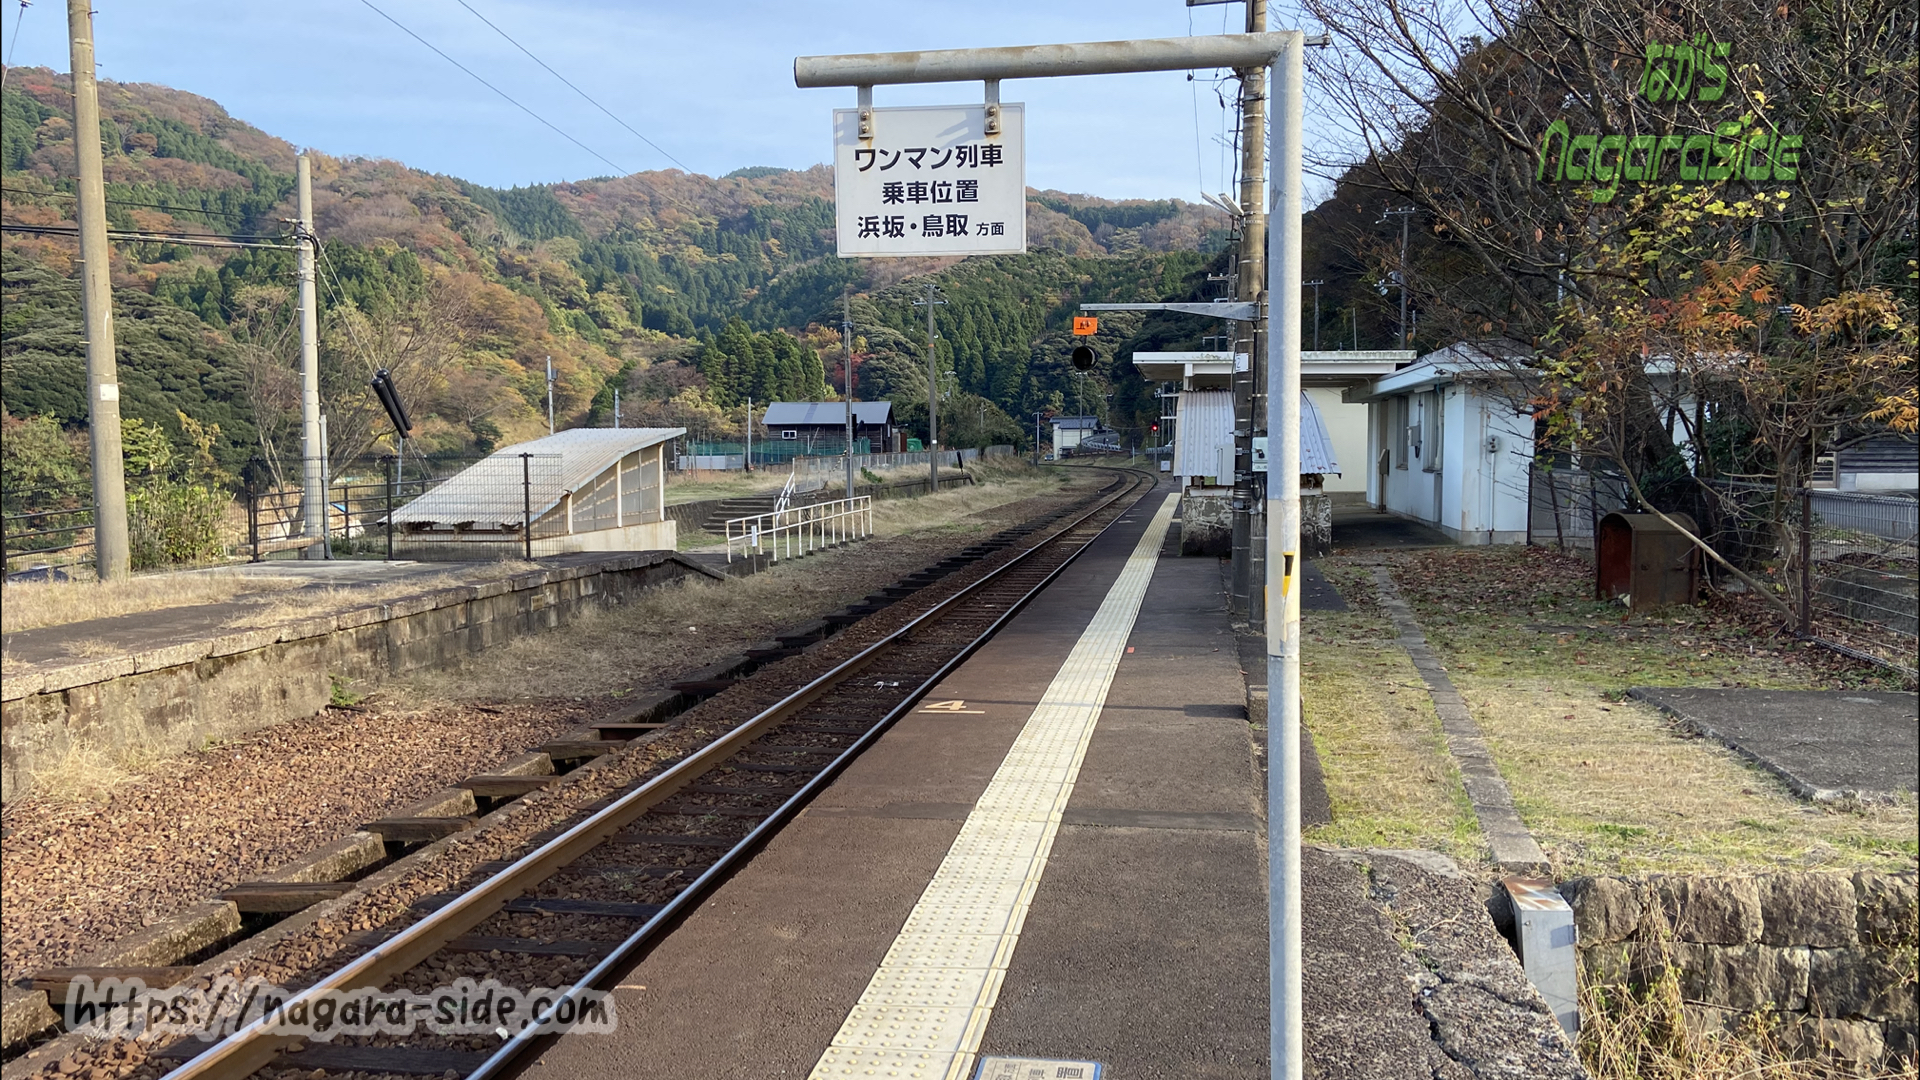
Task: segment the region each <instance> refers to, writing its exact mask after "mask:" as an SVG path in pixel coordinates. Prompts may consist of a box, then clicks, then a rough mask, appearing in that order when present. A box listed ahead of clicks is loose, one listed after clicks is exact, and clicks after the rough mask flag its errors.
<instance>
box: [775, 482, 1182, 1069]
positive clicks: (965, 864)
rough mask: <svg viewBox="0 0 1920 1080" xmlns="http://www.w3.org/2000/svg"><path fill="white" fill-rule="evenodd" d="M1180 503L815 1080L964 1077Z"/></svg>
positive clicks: (988, 795)
mask: <svg viewBox="0 0 1920 1080" xmlns="http://www.w3.org/2000/svg"><path fill="white" fill-rule="evenodd" d="M1178 499H1179V496H1178V495H1168V496H1167V497H1166V500H1165V501H1164V502H1162V503H1161V504H1160V509H1159V511H1158V512H1157V513H1155V514H1154V516H1153V521H1152V522H1151V523H1149V524H1148V526H1147V529H1146V532H1144V533H1143V534H1141V537H1140V542H1139V544H1137V545H1135V547H1134V549H1133V554H1132V555H1130V556H1129V557H1128V558H1127V563H1126V566H1124V567H1123V568H1122V569H1121V571H1120V576H1119V578H1118V579H1117V580H1116V581H1115V582H1114V583H1113V587H1112V588H1111V589H1109V590H1108V591H1107V596H1106V599H1105V600H1103V601H1102V602H1101V604H1100V610H1099V611H1097V612H1095V613H1094V616H1093V621H1092V622H1091V623H1089V624H1088V625H1087V629H1086V632H1085V633H1083V634H1081V635H1080V640H1079V641H1078V642H1076V643H1075V644H1074V647H1073V652H1072V653H1070V654H1069V655H1068V656H1067V660H1066V663H1064V664H1062V665H1061V666H1060V670H1059V671H1058V672H1057V673H1056V674H1055V675H1054V677H1053V682H1052V683H1051V684H1050V685H1048V687H1047V692H1046V693H1045V694H1044V695H1042V697H1041V698H1040V704H1038V705H1036V706H1035V707H1034V710H1033V713H1032V715H1030V716H1029V717H1028V718H1027V723H1026V726H1025V727H1024V728H1022V729H1021V732H1020V737H1019V738H1018V739H1016V740H1015V741H1014V744H1013V748H1012V749H1011V750H1009V751H1008V752H1007V756H1006V758H1005V759H1004V760H1003V761H1002V762H1001V764H1000V768H999V769H998V770H997V771H996V772H995V773H994V776H993V780H992V781H991V782H990V783H988V785H987V790H986V792H985V793H984V794H982V795H981V796H980V801H979V802H978V803H976V804H975V805H974V808H973V811H972V813H970V814H968V815H967V821H966V824H964V825H962V826H961V827H960V835H959V836H958V837H956V838H955V839H954V841H953V846H952V847H951V848H949V849H948V851H947V857H946V859H945V860H944V861H943V862H941V864H940V870H939V872H938V873H936V874H934V877H933V881H932V883H931V884H929V885H928V886H927V888H926V891H925V892H923V893H921V894H920V901H919V903H917V904H915V905H914V908H913V913H912V914H911V915H909V916H908V917H907V922H906V925H905V926H903V927H902V928H901V930H900V936H899V937H897V938H895V939H894V942H893V948H891V949H889V950H888V951H887V955H886V958H885V959H884V960H882V961H881V962H880V970H879V971H877V972H875V973H874V976H873V980H872V981H871V982H869V983H868V984H867V989H866V991H865V992H864V993H862V994H861V995H860V1003H859V1004H858V1005H855V1006H854V1008H853V1011H852V1012H851V1013H849V1014H848V1016H847V1019H846V1022H845V1023H843V1024H841V1025H840V1031H839V1034H837V1035H835V1036H834V1037H833V1044H832V1045H831V1046H830V1047H828V1049H827V1052H826V1053H825V1054H824V1055H822V1056H821V1058H820V1063H819V1064H818V1065H815V1066H814V1069H813V1073H812V1076H813V1078H814V1080H839V1078H844V1077H862V1078H867V1077H872V1078H880V1077H888V1078H899V1080H962V1078H964V1077H966V1076H967V1075H969V1073H970V1072H971V1071H972V1069H973V1060H974V1054H975V1053H976V1052H977V1051H978V1050H979V1048H980V1037H981V1035H982V1034H983V1033H984V1032H985V1031H986V1027H987V1018H988V1017H989V1016H991V1015H992V1012H993V1005H994V1001H995V999H996V998H998V997H999V994H1000V982H1001V980H1002V979H1003V978H1005V977H1006V972H1007V964H1008V962H1009V961H1011V960H1012V958H1013V949H1014V946H1015V945H1016V944H1017V943H1018V942H1019V938H1020V928H1021V925H1022V924H1023V923H1024V922H1025V921H1026V917H1027V906H1028V905H1029V904H1031V903H1032V902H1033V894H1034V891H1035V890H1036V889H1037V888H1039V885H1040V875H1041V874H1042V873H1043V872H1044V871H1045V870H1046V866H1047V854H1048V852H1049V851H1051V850H1052V848H1053V837H1054V834H1055V833H1056V832H1058V831H1059V829H1060V815H1061V812H1062V811H1064V810H1065V809H1066V807H1067V799H1068V797H1069V796H1071V795H1072V794H1073V784H1074V780H1075V778H1076V777H1078V776H1079V774H1080V762H1081V759H1082V758H1084V757H1085V756H1086V752H1087V744H1088V743H1089V742H1090V741H1092V739H1093V727H1094V724H1095V722H1097V721H1098V720H1099V718H1100V710H1101V708H1102V707H1103V706H1104V705H1105V703H1106V700H1107V689H1108V688H1109V687H1110V686H1112V685H1113V674H1114V671H1115V670H1116V669H1117V668H1118V667H1119V666H1120V657H1121V656H1122V654H1124V653H1125V652H1126V646H1127V637H1128V635H1130V634H1131V633H1132V632H1133V622H1134V619H1135V617H1136V616H1138V615H1139V613H1140V603H1141V601H1142V600H1144V599H1145V598H1146V595H1147V585H1148V583H1149V582H1150V581H1151V580H1152V579H1153V568H1154V564H1155V563H1156V562H1157V561H1158V560H1159V556H1160V545H1161V542H1162V540H1163V539H1164V538H1165V536H1166V532H1167V527H1168V525H1169V524H1170V523H1171V522H1172V520H1173V510H1174V506H1175V505H1176V504H1177V501H1178Z"/></svg>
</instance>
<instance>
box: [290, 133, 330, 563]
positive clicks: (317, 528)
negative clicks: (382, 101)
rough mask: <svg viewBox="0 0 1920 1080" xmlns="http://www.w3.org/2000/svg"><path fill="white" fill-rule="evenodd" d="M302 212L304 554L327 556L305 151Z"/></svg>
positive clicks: (309, 173) (298, 228) (298, 233)
mask: <svg viewBox="0 0 1920 1080" xmlns="http://www.w3.org/2000/svg"><path fill="white" fill-rule="evenodd" d="M297 164H298V169H297V170H296V171H297V172H298V181H299V182H298V187H299V203H298V206H299V214H300V218H299V220H298V221H296V222H294V225H293V231H294V235H295V238H296V239H297V240H298V241H299V244H300V251H299V254H298V259H299V266H298V276H299V279H300V454H301V457H302V458H303V459H304V466H303V468H302V469H301V472H300V487H301V504H302V507H303V509H304V513H303V515H302V517H303V519H304V525H305V530H306V531H305V535H306V536H307V538H308V539H310V540H312V541H313V543H311V544H309V545H307V547H306V548H304V549H302V551H301V557H302V558H306V559H324V558H326V557H327V556H328V555H329V554H331V553H330V552H329V551H328V550H327V477H326V464H327V463H326V447H325V442H324V440H325V436H324V435H322V434H321V430H320V424H321V419H320V313H319V302H318V301H317V300H316V299H315V297H314V260H315V258H316V257H317V256H318V250H317V249H318V245H319V239H318V238H317V237H316V236H315V235H314V231H313V162H312V161H311V160H310V159H309V158H308V157H307V155H305V154H301V155H300V158H299V161H298V163H297Z"/></svg>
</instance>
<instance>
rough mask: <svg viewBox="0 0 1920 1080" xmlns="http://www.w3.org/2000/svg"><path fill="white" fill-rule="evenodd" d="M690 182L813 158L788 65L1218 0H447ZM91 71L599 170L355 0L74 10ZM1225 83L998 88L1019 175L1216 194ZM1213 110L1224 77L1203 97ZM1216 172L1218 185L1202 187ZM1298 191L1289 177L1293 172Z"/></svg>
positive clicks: (842, 93)
mask: <svg viewBox="0 0 1920 1080" xmlns="http://www.w3.org/2000/svg"><path fill="white" fill-rule="evenodd" d="M374 2H375V3H377V4H378V5H379V6H380V7H381V9H383V10H384V11H386V12H387V13H388V14H389V15H391V16H393V17H394V18H396V19H398V20H399V21H400V22H402V23H405V24H406V25H407V26H408V27H410V28H411V29H412V30H414V31H415V32H416V33H418V34H420V35H421V36H423V37H425V38H426V39H428V40H429V41H432V42H433V43H434V44H435V45H437V46H439V47H440V48H441V49H443V50H445V51H446V52H447V53H449V54H451V55H452V56H454V57H455V58H457V59H459V60H460V61H461V62H462V63H464V64H466V65H467V66H468V67H470V68H472V69H473V70H474V71H476V72H478V73H479V74H480V75H482V76H483V77H485V78H487V79H488V81H490V82H492V83H494V84H495V85H496V86H499V87H500V88H501V89H502V90H505V91H506V92H507V93H509V94H511V95H513V96H514V97H515V98H517V99H519V100H520V101H521V102H523V103H524V104H526V105H527V106H528V107H530V108H531V109H533V110H534V111H535V112H537V113H539V114H541V115H542V116H543V117H545V118H546V119H548V120H550V121H552V122H553V123H554V124H556V125H557V126H559V127H560V128H562V129H563V130H565V131H567V132H568V133H569V134H571V135H573V136H574V137H576V138H578V139H579V140H580V141H581V142H583V143H585V144H586V145H588V146H589V147H592V148H593V149H594V150H596V151H598V152H599V153H600V154H603V155H605V156H606V157H607V158H609V159H611V160H612V161H613V162H615V163H616V164H618V165H620V166H621V167H622V169H623V170H627V171H637V170H642V169H654V168H668V167H672V162H670V161H669V160H667V159H666V158H665V157H662V156H661V154H660V153H659V152H657V151H655V150H654V149H652V148H650V147H648V146H647V145H646V144H645V143H643V142H641V141H640V140H639V139H637V138H635V137H634V136H633V135H632V134H630V133H629V132H627V131H625V130H623V129H622V128H621V127H620V126H619V125H617V124H616V123H614V122H613V121H612V120H610V119H608V118H607V117H606V116H605V115H604V114H602V113H601V112H599V111H598V110H597V109H595V108H594V107H593V106H591V105H589V104H588V103H587V102H585V101H583V100H581V99H580V98H579V97H577V96H576V95H575V94H574V93H573V92H572V91H571V90H569V89H567V88H566V87H565V86H564V85H562V84H561V83H560V82H559V81H558V80H556V79H555V78H554V77H553V76H552V75H550V74H548V73H547V72H546V71H543V70H542V69H541V68H540V67H539V66H538V65H536V64H535V63H534V62H533V61H532V60H529V59H528V58H527V57H526V56H525V55H523V54H522V53H520V52H519V51H518V50H516V49H515V48H514V47H513V46H512V45H511V44H509V43H508V42H506V41H505V40H503V39H502V38H500V37H499V36H498V35H497V34H495V32H494V31H493V30H491V29H489V28H488V27H487V26H486V24H484V23H482V22H481V21H480V20H479V19H478V18H476V17H475V16H474V15H473V14H471V13H469V12H468V11H467V10H466V9H465V8H463V7H462V6H461V5H460V4H459V3H458V0H374ZM467 2H468V3H470V4H471V5H472V6H473V7H474V8H475V9H477V10H478V11H479V12H480V13H482V14H484V15H485V16H486V17H487V18H488V19H490V20H492V21H493V22H494V23H496V24H497V25H499V26H500V27H501V28H502V29H504V30H505V31H506V32H507V33H509V34H511V35H513V36H514V37H515V38H517V39H518V40H519V41H520V42H521V44H523V45H525V46H527V47H528V48H529V49H531V50H532V51H533V52H534V53H536V54H538V55H539V56H540V58H541V59H543V60H545V61H546V62H547V63H548V64H550V65H552V66H553V67H554V68H555V69H557V70H558V71H560V72H561V73H562V74H564V75H566V76H567V78H568V79H570V80H572V81H573V82H574V83H575V84H577V85H578V86H580V87H581V88H582V89H583V90H585V91H586V92H587V93H589V94H591V95H593V96H594V97H595V98H596V99H598V100H599V101H600V102H601V103H602V104H603V105H605V106H607V108H609V109H610V110H612V111H613V112H614V113H615V114H617V115H618V116H620V117H621V118H622V119H624V120H625V121H626V122H627V123H628V124H631V125H632V126H633V127H634V128H636V129H638V130H639V131H640V132H642V133H644V134H645V135H646V136H647V137H648V138H650V139H652V140H653V141H654V142H655V143H658V144H659V145H660V146H661V147H662V148H664V149H665V150H666V151H667V152H669V153H671V154H672V155H673V157H675V158H677V159H679V160H680V161H681V162H684V163H685V164H686V165H687V166H689V167H691V168H692V169H693V170H695V171H697V172H703V173H708V174H714V175H718V174H723V173H726V172H728V171H730V170H733V169H736V168H739V167H741V166H745V165H778V166H784V167H788V168H805V167H807V166H809V165H813V164H816V163H819V162H823V161H827V160H829V158H830V152H831V146H830V114H831V111H832V110H833V109H834V108H836V107H846V106H850V105H852V104H853V97H854V94H853V91H852V90H851V89H845V90H799V89H796V88H795V87H794V85H793V58H794V57H795V56H796V55H808V54H818V53H837V52H871V51H883V50H894V49H920V48H954V47H966V46H984V45H1016V44H1031V43H1041V42H1056V41H1098V40H1113V39H1119V38H1132V37H1171V36H1179V35H1184V34H1187V33H1189V32H1190V31H1191V32H1193V33H1219V32H1220V31H1221V29H1222V27H1223V23H1230V24H1231V28H1234V29H1237V28H1238V26H1239V24H1240V20H1241V19H1243V18H1244V17H1245V16H1244V14H1243V8H1242V6H1241V5H1239V4H1227V5H1222V6H1213V7H1200V8H1191V9H1190V8H1188V7H1186V6H1185V4H1184V3H1182V2H1181V0H1061V2H1045V0H1041V2H1034V0H933V2H924V0H923V2H906V0H895V2H893V3H881V2H876V0H842V2H838V3H828V2H817V0H786V2H775V3H761V2H755V0H744V2H743V0H734V2H731V3H724V4H722V3H699V2H689V0H675V2H672V3H667V2H652V0H649V2H629V3H617V2H612V0H552V2H547V3H533V2H529V0H467ZM94 7H95V11H96V14H95V17H94V20H95V22H94V25H95V33H96V37H97V45H96V47H97V51H98V54H99V61H100V75H101V77H102V78H107V79H115V80H120V81H127V82H154V83H162V84H165V85H167V86H172V87H176V88H179V89H182V90H188V91H191V92H193V93H196V94H202V95H205V96H207V97H210V98H213V99H214V100H216V101H218V102H220V103H221V104H222V105H224V106H226V108H227V110H228V111H229V112H231V113H232V114H233V115H235V116H236V117H239V118H240V119H242V120H245V121H247V122H248V123H251V124H254V125H255V126H257V127H260V128H262V129H264V130H266V131H268V132H270V133H272V134H275V135H278V136H280V137H282V138H285V139H288V140H290V141H292V142H294V143H296V144H298V145H303V146H311V147H313V148H315V149H319V150H322V151H324V152H327V153H330V154H338V155H362V156H368V157H387V158H395V159H398V160H400V161H403V162H405V163H407V164H408V165H412V166H414V167H416V168H421V169H427V170H430V171H433V172H442V173H448V174H452V175H455V176H459V177H462V178H465V179H468V180H472V181H475V182H478V183H483V184H491V185H500V186H505V185H512V184H528V183H540V182H549V181H557V180H569V179H579V178H582V177H587V176H596V175H605V174H608V173H610V172H612V171H613V170H612V169H610V168H608V167H607V166H606V165H605V164H604V163H603V162H601V161H599V160H598V159H596V158H595V157H593V156H591V155H590V154H588V153H587V152H586V151H583V150H581V149H580V148H578V147H576V146H574V145H573V144H572V143H570V142H568V141H567V140H566V139H564V138H562V137H561V136H559V135H556V134H554V133H553V132H552V131H550V130H548V129H546V128H544V127H542V126H541V125H540V124H539V122H537V121H535V120H534V119H532V118H530V117H528V116H527V115H526V114H525V113H522V112H520V111H519V110H517V109H515V108H514V107H513V106H512V105H510V104H508V103H507V102H506V101H503V100H501V99H500V98H499V97H497V96H495V95H494V94H493V93H492V92H491V91H489V90H487V89H486V88H485V87H482V86H481V85H479V84H478V83H476V82H474V81H473V79H472V78H470V77H469V76H467V75H466V74H463V73H462V72H461V71H460V70H458V69H457V68H455V67H453V66H452V65H450V64H448V63H447V62H446V61H445V60H442V59H441V58H440V57H438V56H435V55H434V54H433V53H432V52H429V51H428V50H427V49H426V48H425V47H424V46H422V45H420V44H419V43H418V42H416V41H414V40H413V39H411V38H409V37H407V36H406V35H405V34H404V33H402V32H401V31H400V30H398V29H396V28H395V27H394V26H393V25H392V24H391V23H388V22H387V21H386V20H384V19H382V18H381V17H380V16H379V15H378V14H376V13H375V12H374V11H372V10H370V9H369V8H368V7H367V6H366V5H365V4H363V3H361V2H360V0H306V2H302V3H286V2H283V0H266V2H262V0H203V2H199V3H184V2H168V0H95V4H94ZM0 15H4V18H5V31H6V35H7V37H8V38H9V39H10V40H9V42H8V48H9V49H10V50H12V51H13V58H14V62H15V63H18V64H22V65H36V64H43V65H47V66H50V67H53V68H56V69H58V70H62V71H64V70H66V69H67V67H68V59H67V42H66V34H65V10H64V5H63V4H61V3H59V2H58V0H40V2H39V3H37V4H35V5H34V6H33V7H31V8H30V9H28V10H27V11H26V14H25V21H24V24H23V25H22V27H21V30H20V33H19V36H18V40H17V42H16V41H13V40H11V39H12V38H13V30H14V20H15V19H16V18H17V17H18V16H19V8H18V6H17V4H15V3H11V2H5V0H0ZM1225 74H1226V73H1225V72H1198V73H1196V75H1195V80H1194V81H1192V82H1189V81H1188V79H1187V76H1186V75H1185V73H1179V72H1175V73H1160V74H1143V75H1118V76H1099V77H1091V78H1078V79H1040V80H1021V81H1018V82H1009V83H1007V84H1006V85H1005V87H1004V89H1003V96H1004V98H1005V100H1008V101H1023V102H1025V103H1026V105H1027V114H1026V115H1027V161H1028V164H1027V182H1028V183H1029V184H1031V185H1033V186H1035V187H1041V188H1060V189H1063V190H1067V191H1074V192H1088V193H1091V194H1096V195H1103V196H1107V197H1109V198H1166V197H1179V198H1185V199H1190V200H1191V199H1194V198H1196V197H1197V195H1198V193H1199V191H1200V190H1201V186H1202V185H1203V184H1204V185H1205V188H1206V190H1209V191H1214V192H1219V191H1225V190H1228V184H1229V183H1230V182H1231V178H1232V177H1231V170H1232V162H1231V161H1230V160H1228V155H1227V153H1226V151H1225V150H1224V149H1223V147H1222V146H1221V145H1220V144H1219V143H1218V142H1217V141H1216V137H1217V136H1219V135H1220V134H1221V133H1222V131H1223V130H1225V116H1224V114H1223V112H1222V109H1221V107H1220V102H1219V100H1218V99H1217V98H1216V96H1215V89H1214V88H1215V85H1216V82H1215V80H1216V77H1218V76H1223V75H1225ZM1219 85H1220V89H1221V91H1222V92H1224V93H1225V95H1226V97H1227V100H1228V101H1229V102H1231V101H1232V96H1233V88H1232V85H1231V83H1230V82H1226V83H1220V84H1219ZM979 94H980V87H979V84H977V83H973V84H945V85H936V86H918V87H882V88H880V89H879V90H878V91H876V104H878V105H882V106H885V105H917V104H936V103H949V102H963V101H974V100H978V96H979ZM1223 169H1224V170H1225V175H1223ZM1310 186H1312V185H1311V181H1310Z"/></svg>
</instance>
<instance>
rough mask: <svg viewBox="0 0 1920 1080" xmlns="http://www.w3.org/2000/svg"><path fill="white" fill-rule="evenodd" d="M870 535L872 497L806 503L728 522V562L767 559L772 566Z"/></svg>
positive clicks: (860, 496) (871, 532)
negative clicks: (771, 562)
mask: <svg viewBox="0 0 1920 1080" xmlns="http://www.w3.org/2000/svg"><path fill="white" fill-rule="evenodd" d="M872 534H873V497H872V496H871V495H855V496H854V497H853V498H851V499H832V500H829V501H827V502H817V503H806V504H804V505H801V506H795V507H791V508H789V509H786V510H776V511H774V512H773V513H770V514H754V515H751V516H749V517H738V518H731V519H729V520H728V521H727V561H728V562H732V561H733V559H734V554H735V553H736V552H738V553H739V555H740V556H741V557H742V558H751V557H753V556H755V555H767V556H770V557H771V558H772V560H773V561H774V562H779V561H780V560H781V559H791V558H794V557H796V556H800V555H806V554H810V553H812V552H815V551H819V550H821V549H822V548H829V547H833V546H834V545H836V544H843V543H846V542H847V541H849V540H859V539H862V538H865V537H867V536H871V535H872Z"/></svg>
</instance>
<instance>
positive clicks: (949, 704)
mask: <svg viewBox="0 0 1920 1080" xmlns="http://www.w3.org/2000/svg"><path fill="white" fill-rule="evenodd" d="M920 711H921V712H943V713H985V712H986V711H987V710H985V709H969V708H967V703H966V702H965V701H936V702H933V703H932V704H930V705H928V706H927V707H926V708H923V709H921V710H920Z"/></svg>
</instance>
